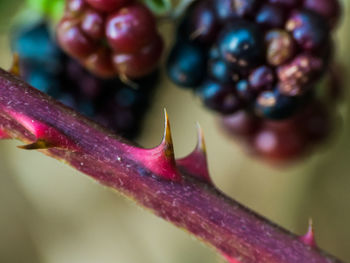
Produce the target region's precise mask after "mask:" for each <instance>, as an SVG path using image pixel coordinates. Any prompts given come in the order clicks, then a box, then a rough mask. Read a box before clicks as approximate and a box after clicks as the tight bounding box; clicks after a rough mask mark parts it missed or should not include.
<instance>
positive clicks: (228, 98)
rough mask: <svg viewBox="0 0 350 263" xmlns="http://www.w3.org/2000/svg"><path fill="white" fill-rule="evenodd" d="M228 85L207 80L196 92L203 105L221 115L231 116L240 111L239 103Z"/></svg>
mask: <svg viewBox="0 0 350 263" xmlns="http://www.w3.org/2000/svg"><path fill="white" fill-rule="evenodd" d="M234 92H235V91H234V89H232V88H231V87H230V86H229V85H225V84H221V83H218V82H215V81H211V80H207V81H205V82H204V83H203V85H202V86H201V87H199V88H198V89H197V90H196V93H197V95H198V96H199V97H200V98H201V100H202V102H203V103H204V105H206V106H207V107H208V108H210V109H212V110H214V111H218V112H220V113H222V114H232V113H234V112H236V111H238V110H239V109H240V106H241V105H240V101H239V100H238V99H237V97H236V96H235V94H234Z"/></svg>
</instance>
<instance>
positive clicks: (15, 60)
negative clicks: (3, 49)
mask: <svg viewBox="0 0 350 263" xmlns="http://www.w3.org/2000/svg"><path fill="white" fill-rule="evenodd" d="M9 72H10V73H12V74H13V75H16V76H17V77H19V76H20V75H21V74H20V65H19V55H18V53H14V54H13V61H12V66H11V68H10V70H9Z"/></svg>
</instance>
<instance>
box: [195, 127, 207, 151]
mask: <svg viewBox="0 0 350 263" xmlns="http://www.w3.org/2000/svg"><path fill="white" fill-rule="evenodd" d="M196 126H197V140H198V142H197V151H199V152H201V153H202V154H203V155H204V156H207V146H206V144H205V138H204V132H203V129H202V127H201V125H200V124H199V122H197V124H196Z"/></svg>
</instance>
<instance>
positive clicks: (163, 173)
mask: <svg viewBox="0 0 350 263" xmlns="http://www.w3.org/2000/svg"><path fill="white" fill-rule="evenodd" d="M164 115H165V124H164V126H165V127H164V136H163V140H162V142H161V143H160V145H158V146H157V147H155V148H152V149H142V148H137V147H134V146H130V145H124V146H125V147H126V151H127V152H128V153H129V155H130V158H133V159H135V160H137V161H139V162H140V163H142V164H143V165H144V166H145V167H146V168H148V169H149V170H150V171H151V172H153V173H154V174H156V175H158V176H159V177H161V178H164V179H166V180H170V181H181V180H182V177H181V175H180V174H179V172H178V170H177V167H176V163H175V154H174V147H173V140H172V137H171V130H170V122H169V117H168V114H167V112H166V110H164Z"/></svg>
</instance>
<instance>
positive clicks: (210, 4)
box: [167, 0, 340, 120]
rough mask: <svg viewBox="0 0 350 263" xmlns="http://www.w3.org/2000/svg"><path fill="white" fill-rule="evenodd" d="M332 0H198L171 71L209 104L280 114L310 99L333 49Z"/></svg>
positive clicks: (335, 10)
mask: <svg viewBox="0 0 350 263" xmlns="http://www.w3.org/2000/svg"><path fill="white" fill-rule="evenodd" d="M339 12H340V7H339V3H338V2H337V0H263V1H262V0H203V1H197V2H195V3H194V4H193V5H192V6H191V7H190V8H189V9H188V11H187V13H186V14H185V16H184V18H183V20H182V21H181V23H180V25H179V27H178V30H177V42H176V44H175V46H174V48H173V49H172V52H171V54H170V56H169V60H168V65H167V70H168V75H169V77H170V78H171V79H172V80H173V81H174V82H175V83H176V84H178V85H179V86H182V87H188V88H192V89H194V90H195V93H196V94H197V95H198V96H199V97H200V99H201V100H202V102H203V103H204V105H205V106H207V107H208V108H210V109H212V110H214V111H217V112H219V113H221V114H224V115H228V114H233V113H235V112H238V111H240V110H245V111H246V112H248V113H249V114H252V115H254V116H259V117H261V118H264V119H272V120H285V119H288V118H291V117H292V116H294V115H295V114H297V111H299V110H301V109H302V108H304V107H306V106H307V105H308V104H309V103H311V102H310V101H311V99H312V98H313V94H314V93H315V89H314V87H315V83H316V81H317V80H319V79H320V77H321V76H322V75H323V73H324V71H325V70H326V68H327V65H328V64H329V61H330V59H331V57H332V39H331V35H330V32H331V30H332V29H333V28H334V27H335V25H336V24H337V20H338V17H339Z"/></svg>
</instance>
